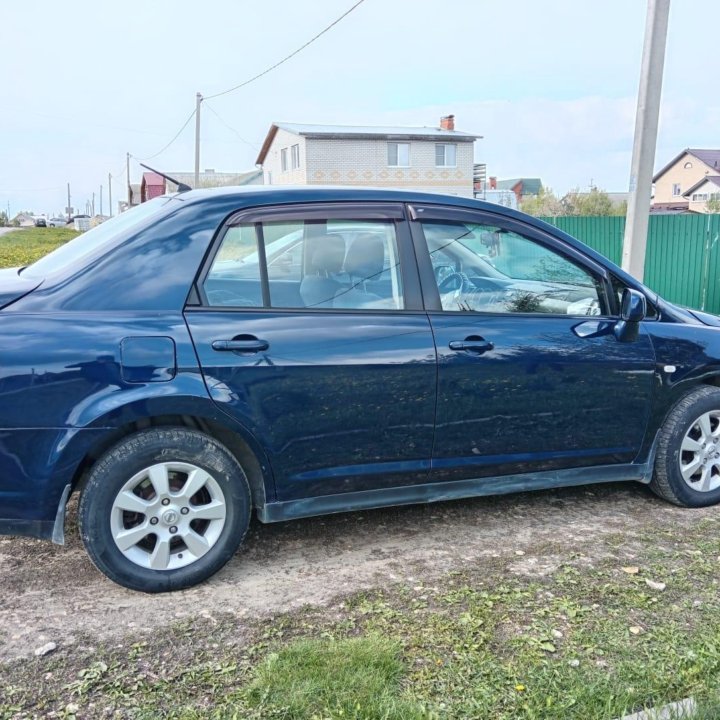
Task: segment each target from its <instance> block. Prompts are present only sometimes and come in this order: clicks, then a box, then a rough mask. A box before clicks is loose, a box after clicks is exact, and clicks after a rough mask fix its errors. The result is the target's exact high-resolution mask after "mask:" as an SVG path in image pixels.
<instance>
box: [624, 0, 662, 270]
mask: <svg viewBox="0 0 720 720" xmlns="http://www.w3.org/2000/svg"><path fill="white" fill-rule="evenodd" d="M669 13H670V0H648V6H647V20H646V22H645V44H644V46H643V55H642V64H641V67H640V88H639V90H638V102H637V115H636V116H635V138H634V140H633V153H632V164H631V166H630V187H629V190H630V196H629V198H628V208H627V218H626V221H625V237H624V239H623V253H622V268H623V270H625V271H626V272H629V273H630V274H631V275H632V276H633V277H636V278H637V279H638V280H642V279H643V273H644V271H645V248H646V246H647V232H648V222H649V216H650V195H651V192H652V171H653V165H654V163H655V146H656V144H657V132H658V117H659V115H660V96H661V93H662V77H663V66H664V63H665V44H666V41H667V29H668V15H669Z"/></svg>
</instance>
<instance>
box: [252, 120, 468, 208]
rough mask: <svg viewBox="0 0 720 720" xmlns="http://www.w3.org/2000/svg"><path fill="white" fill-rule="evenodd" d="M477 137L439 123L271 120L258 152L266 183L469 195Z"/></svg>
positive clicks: (451, 123) (446, 122)
mask: <svg viewBox="0 0 720 720" xmlns="http://www.w3.org/2000/svg"><path fill="white" fill-rule="evenodd" d="M478 137H480V136H478V135H474V134H472V133H466V132H460V131H458V130H455V117H454V116H453V115H448V116H446V117H444V118H442V119H441V122H440V127H374V126H347V125H299V124H296V123H283V122H278V123H273V124H272V125H271V126H270V130H269V132H268V134H267V137H266V138H265V142H264V143H263V146H262V148H261V150H260V154H259V155H258V158H257V164H258V165H262V168H263V173H264V179H265V184H266V185H364V186H371V187H389V188H392V187H394V188H412V189H415V190H424V191H427V192H438V193H446V194H451V195H461V196H464V197H472V196H473V148H474V144H475V140H476V139H477V138H478Z"/></svg>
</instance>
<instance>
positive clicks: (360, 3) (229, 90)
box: [204, 0, 365, 100]
mask: <svg viewBox="0 0 720 720" xmlns="http://www.w3.org/2000/svg"><path fill="white" fill-rule="evenodd" d="M364 2H365V0H358V1H357V2H356V3H355V4H354V5H353V6H352V7H351V8H350V9H349V10H346V11H345V12H344V13H343V14H342V15H341V16H340V17H339V18H337V19H336V20H333V21H332V22H331V23H330V24H329V25H328V26H327V27H326V28H324V29H323V30H321V31H320V32H319V33H318V34H317V35H315V36H314V37H312V38H310V40H308V41H307V42H306V43H305V44H304V45H301V46H300V47H299V48H298V49H297V50H294V51H293V52H291V53H290V54H289V55H287V56H286V57H284V58H283V59H282V60H278V62H276V63H275V64H274V65H271V66H270V67H269V68H266V69H265V70H263V71H262V72H260V73H258V74H257V75H255V76H253V77H251V78H250V79H248V80H245V81H244V82H241V83H240V84H239V85H235V86H234V87H231V88H228V89H227V90H223V91H222V92H219V93H215V94H214V95H207V96H206V97H205V98H204V99H205V100H212V99H213V98H216V97H220V96H221V95H227V94H228V93H231V92H235V90H239V89H240V88H242V87H245V86H246V85H249V84H250V83H251V82H255V80H258V79H260V78H261V77H263V75H267V74H268V73H269V72H272V71H273V70H275V68H277V67H280V65H282V64H283V63H286V62H287V61H288V60H290V59H291V58H293V57H295V56H296V55H297V54H298V53H300V52H302V51H303V50H304V49H305V48H306V47H308V45H312V44H313V43H314V42H315V41H316V40H317V39H319V38H320V37H322V36H323V35H324V34H325V33H326V32H327V31H328V30H330V29H332V28H333V27H335V25H337V24H338V23H339V22H340V21H341V20H343V19H344V18H346V17H347V16H348V15H349V14H350V13H351V12H352V11H353V10H355V8H357V7H359V6H360V5H362V4H363V3H364Z"/></svg>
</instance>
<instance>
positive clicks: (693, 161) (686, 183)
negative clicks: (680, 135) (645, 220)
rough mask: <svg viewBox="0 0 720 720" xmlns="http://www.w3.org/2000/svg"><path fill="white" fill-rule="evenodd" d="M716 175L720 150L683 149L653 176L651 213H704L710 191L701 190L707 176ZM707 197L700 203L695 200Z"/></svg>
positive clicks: (719, 161)
mask: <svg viewBox="0 0 720 720" xmlns="http://www.w3.org/2000/svg"><path fill="white" fill-rule="evenodd" d="M718 175H720V150H700V149H694V148H686V149H685V150H683V151H682V152H681V153H679V154H678V155H676V156H675V157H674V158H673V159H672V160H671V161H670V162H669V163H668V164H667V165H665V167H664V168H662V170H660V171H659V172H657V173H656V174H655V177H653V184H654V194H653V204H652V207H651V210H652V211H655V212H658V211H665V212H668V211H669V212H681V211H688V210H691V211H695V212H707V201H708V200H709V199H710V195H712V194H713V192H714V191H712V190H711V189H707V188H701V187H700V186H701V185H704V184H705V183H704V180H705V179H706V178H708V177H716V176H718ZM706 194H707V195H708V197H706V198H705V199H704V200H700V199H699V198H700V197H701V196H702V195H706ZM693 195H695V200H693Z"/></svg>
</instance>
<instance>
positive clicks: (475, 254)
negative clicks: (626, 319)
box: [422, 222, 604, 315]
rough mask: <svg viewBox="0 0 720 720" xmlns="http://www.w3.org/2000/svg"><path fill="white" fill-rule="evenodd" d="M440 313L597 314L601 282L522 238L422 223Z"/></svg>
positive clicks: (485, 228) (488, 229)
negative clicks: (437, 293)
mask: <svg viewBox="0 0 720 720" xmlns="http://www.w3.org/2000/svg"><path fill="white" fill-rule="evenodd" d="M422 227H423V231H424V235H425V239H426V242H427V246H428V251H429V253H430V258H431V261H432V266H433V271H434V274H435V279H436V282H437V286H438V291H439V293H440V301H441V305H442V309H443V310H450V311H466V312H467V311H472V312H488V313H548V314H561V315H600V314H601V313H602V312H603V311H604V308H603V307H602V298H603V293H602V291H601V288H602V281H601V280H600V278H597V277H595V276H594V275H593V274H591V273H590V272H588V270H586V269H585V268H583V267H581V266H580V265H577V264H576V263H574V262H573V261H572V260H570V259H568V258H567V257H565V256H564V255H562V254H560V253H558V252H556V251H555V250H551V249H550V248H547V247H545V246H544V245H542V244H540V243H537V242H535V241H534V240H531V239H529V238H527V237H525V236H523V235H519V234H517V233H514V232H510V231H508V230H505V229H503V228H500V227H497V226H493V225H484V224H476V223H458V222H423V223H422Z"/></svg>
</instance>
